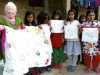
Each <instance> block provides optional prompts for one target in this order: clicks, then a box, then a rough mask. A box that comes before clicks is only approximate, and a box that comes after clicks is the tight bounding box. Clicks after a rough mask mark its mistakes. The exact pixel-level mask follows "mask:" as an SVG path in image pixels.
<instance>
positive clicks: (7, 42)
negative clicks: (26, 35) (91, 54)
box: [0, 2, 28, 75]
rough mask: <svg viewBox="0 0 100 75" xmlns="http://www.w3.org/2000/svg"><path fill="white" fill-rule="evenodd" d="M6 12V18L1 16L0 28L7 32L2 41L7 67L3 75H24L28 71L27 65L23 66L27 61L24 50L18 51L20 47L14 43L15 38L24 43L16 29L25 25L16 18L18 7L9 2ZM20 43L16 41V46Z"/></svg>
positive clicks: (5, 66)
mask: <svg viewBox="0 0 100 75" xmlns="http://www.w3.org/2000/svg"><path fill="white" fill-rule="evenodd" d="M4 11H5V16H0V27H4V29H5V30H6V32H5V36H6V37H3V40H2V47H3V48H4V49H5V52H4V53H5V65H4V71H3V75H23V74H24V73H26V72H27V71H28V68H27V67H26V66H25V65H26V64H23V62H24V63H25V59H23V54H24V53H23V49H21V48H20V49H18V46H17V45H15V43H14V42H15V41H14V38H15V39H16V40H20V41H21V42H23V41H22V40H21V39H19V38H20V37H19V38H18V32H17V33H16V34H15V31H16V29H19V28H20V29H22V28H23V24H22V21H21V19H20V18H19V17H17V16H16V15H17V7H16V5H15V4H14V3H13V2H8V3H7V4H6V5H5V10H4ZM20 41H16V44H17V42H18V43H19V42H20ZM12 42H13V43H14V44H13V43H12ZM21 42H20V43H21ZM20 43H19V44H20ZM20 45H21V44H20ZM21 46H22V45H21ZM15 47H17V48H15ZM21 52H22V53H21ZM21 55H22V56H21Z"/></svg>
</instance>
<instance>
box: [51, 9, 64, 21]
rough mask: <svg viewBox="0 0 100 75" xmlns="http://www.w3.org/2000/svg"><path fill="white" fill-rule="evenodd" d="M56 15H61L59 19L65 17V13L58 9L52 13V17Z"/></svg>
mask: <svg viewBox="0 0 100 75" xmlns="http://www.w3.org/2000/svg"><path fill="white" fill-rule="evenodd" d="M56 15H59V20H61V19H63V15H62V12H61V11H60V10H56V11H54V12H53V13H52V19H54V18H55V16H56Z"/></svg>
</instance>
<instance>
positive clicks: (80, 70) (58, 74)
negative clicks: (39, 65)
mask: <svg viewBox="0 0 100 75" xmlns="http://www.w3.org/2000/svg"><path fill="white" fill-rule="evenodd" d="M64 65H65V64H64ZM42 75H100V73H99V74H97V73H95V72H90V73H86V72H85V71H84V66H83V65H79V66H78V67H77V70H76V71H75V72H67V70H66V66H64V67H63V68H62V69H61V70H56V69H52V71H51V72H45V73H43V74H42Z"/></svg>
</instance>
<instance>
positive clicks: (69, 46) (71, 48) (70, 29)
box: [64, 10, 81, 72]
mask: <svg viewBox="0 0 100 75" xmlns="http://www.w3.org/2000/svg"><path fill="white" fill-rule="evenodd" d="M79 25H80V23H79V21H77V20H75V11H74V10H69V11H68V18H67V21H66V22H65V26H64V31H65V45H64V50H65V52H66V53H67V56H68V66H67V70H68V71H70V72H74V71H75V70H76V67H77V64H76V63H77V60H78V55H80V53H81V48H80V41H79V34H78V32H79V31H78V30H79Z"/></svg>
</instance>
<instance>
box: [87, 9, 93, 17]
mask: <svg viewBox="0 0 100 75" xmlns="http://www.w3.org/2000/svg"><path fill="white" fill-rule="evenodd" d="M90 13H95V12H94V9H90V10H88V11H87V12H86V16H88V15H89V14H90Z"/></svg>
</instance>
